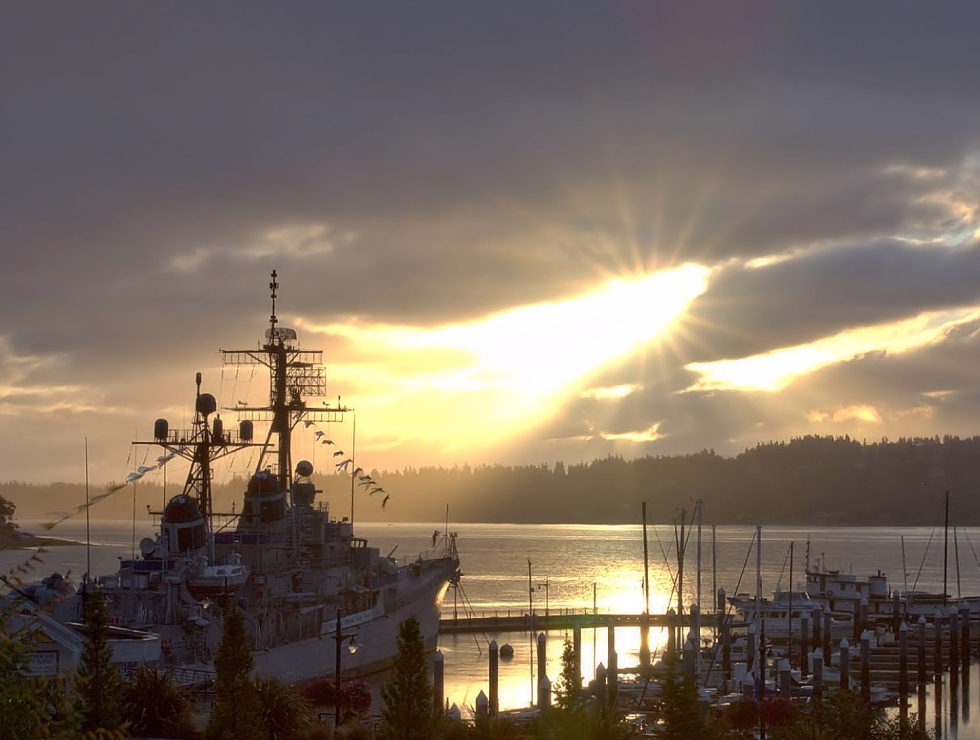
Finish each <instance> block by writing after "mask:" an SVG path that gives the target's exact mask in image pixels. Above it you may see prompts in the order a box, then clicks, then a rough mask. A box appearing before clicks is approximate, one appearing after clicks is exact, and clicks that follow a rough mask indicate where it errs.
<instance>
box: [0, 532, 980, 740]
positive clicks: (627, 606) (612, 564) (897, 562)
mask: <svg viewBox="0 0 980 740" xmlns="http://www.w3.org/2000/svg"><path fill="white" fill-rule="evenodd" d="M36 524H37V523H36V522H24V523H22V528H23V529H25V530H26V531H39V529H38V528H37V526H36ZM444 528H445V525H444V524H437V523H420V524H383V523H358V525H357V527H356V530H357V534H358V536H362V537H366V538H367V539H368V541H369V543H370V544H371V545H373V546H377V547H380V548H381V552H382V553H383V554H387V553H388V552H389V551H390V550H391V549H392V548H393V547H395V546H396V545H397V548H398V549H397V550H396V551H395V557H396V558H407V559H410V560H412V559H415V558H416V557H417V556H418V554H419V552H421V551H423V550H426V549H428V548H429V547H430V546H431V537H432V532H433V530H434V529H439V530H442V529H444ZM84 529H85V524H84V521H79V522H76V521H73V520H69V521H67V522H65V523H64V524H62V525H61V526H59V527H58V528H57V529H56V530H55V532H54V533H53V534H57V535H58V536H61V537H68V538H77V539H79V540H84ZM451 529H452V530H453V531H455V532H457V533H458V539H457V544H458V547H459V553H460V561H461V564H462V571H463V579H462V586H461V588H460V589H459V590H453V589H450V591H449V592H448V593H447V595H446V600H445V602H444V603H443V615H444V616H447V617H449V616H452V614H453V612H454V610H455V611H456V612H457V613H458V614H459V615H460V616H462V615H464V614H471V613H473V612H476V613H485V614H508V613H510V614H515V615H516V614H524V613H526V612H527V610H528V607H529V603H528V602H529V596H530V599H531V606H532V608H533V610H534V612H535V613H536V614H543V613H544V612H545V610H546V609H547V610H549V611H552V612H555V611H559V610H574V611H577V612H581V611H592V609H593V608H595V609H596V610H597V611H598V612H599V613H626V612H631V613H638V612H641V611H642V610H643V606H644V604H643V543H642V529H641V527H640V526H639V525H624V526H590V525H510V524H459V525H451ZM153 533H154V526H153V523H152V522H149V521H138V522H137V526H136V534H135V541H136V543H137V546H136V551H137V552H138V551H139V550H138V542H139V540H140V539H141V538H142V537H145V536H150V535H152V534H153ZM715 534H716V543H717V553H716V554H713V552H712V533H711V528H710V527H704V529H703V534H702V547H701V552H702V557H701V562H702V568H701V593H702V603H704V604H705V610H709V609H710V604H711V603H712V594H713V593H714V592H715V590H716V588H717V587H724V588H725V589H726V590H727V592H728V594H729V595H731V594H734V593H736V591H738V592H747V593H754V592H755V580H756V573H755V569H756V550H755V548H754V545H753V540H754V537H755V528H754V527H751V526H728V525H726V526H719V527H717V529H716V533H715ZM956 534H957V536H956V538H955V542H954V538H953V535H952V533H951V535H950V543H949V555H948V586H947V590H948V592H949V593H951V594H953V595H957V594H958V593H962V594H964V595H968V594H978V593H980V559H978V558H977V553H976V547H977V545H980V530H977V529H973V528H970V529H964V528H959V529H958V530H957V533H956ZM808 538H809V542H810V557H811V560H812V559H815V558H817V557H824V559H825V563H826V565H827V567H831V568H840V569H842V570H844V571H845V572H853V573H855V574H857V575H859V576H865V575H868V574H871V573H874V572H877V571H878V570H879V569H880V570H882V571H884V572H885V573H886V574H887V575H888V577H889V585H890V586H891V587H892V588H896V587H897V588H906V587H908V588H912V587H913V586H914V587H916V588H918V589H920V590H932V591H941V590H942V587H943V532H942V529H941V528H939V529H935V528H932V527H904V528H895V527H845V528H840V527H833V528H831V527H817V528H800V527H766V528H764V529H763V534H762V540H763V547H762V555H763V558H762V578H763V591H764V593H766V594H768V593H770V592H771V591H772V590H773V589H775V588H776V587H777V585H778V586H781V587H782V588H784V589H785V588H789V587H790V557H789V555H790V543H793V544H794V547H793V582H794V583H796V584H799V583H800V582H801V581H802V573H803V567H804V559H805V557H806V549H807V540H808ZM903 538H904V545H905V547H904V549H905V566H906V567H905V573H906V575H905V576H903V551H902V540H903ZM92 539H93V547H92V549H91V560H92V572H93V573H98V574H101V573H109V572H112V571H114V570H115V569H116V567H117V566H118V560H119V559H120V558H128V557H130V555H131V553H132V551H133V544H132V542H133V525H132V522H131V521H129V522H127V521H122V520H117V521H104V520H99V521H96V522H93V523H92ZM674 541H675V540H674V529H673V527H667V526H659V527H649V528H648V550H649V563H650V591H651V595H650V610H651V612H654V613H660V612H664V611H666V609H667V607H668V598H669V597H670V594H671V590H672V584H673V578H674V577H675V576H676V573H677V558H676V546H675V544H674ZM974 543H976V544H974ZM750 546H751V549H750ZM696 551H697V544H696V534H693V535H692V536H691V539H690V540H689V542H688V545H687V557H686V559H685V575H684V603H685V604H687V605H689V604H690V603H692V602H693V601H694V600H695V599H696V594H697V580H698V579H697V567H696V564H697V559H696ZM23 557H24V556H23V554H22V553H16V552H0V568H3V570H4V571H6V570H7V569H8V568H9V567H10V566H11V565H12V564H15V563H19V562H21V561H22V560H23ZM528 560H530V562H531V565H530V587H531V588H532V589H533V591H530V593H529V579H528ZM957 561H958V562H959V568H957ZM85 562H86V548H85V547H84V546H83V545H76V546H66V547H56V548H50V551H49V552H48V553H47V555H45V563H44V564H43V566H41V567H39V568H38V571H37V577H40V576H43V575H47V574H48V573H51V572H54V571H55V570H58V571H60V572H62V573H65V572H69V571H70V572H71V573H72V574H74V575H75V576H76V577H77V576H78V575H79V574H80V573H81V572H82V571H84V570H85ZM715 564H716V566H717V567H716V568H714V567H713V565H715ZM957 574H959V578H957ZM26 578H28V577H26ZM958 580H959V583H958ZM673 603H674V605H675V606H676V597H675V600H674V602H673ZM650 637H651V643H652V645H651V647H653V648H654V649H656V648H657V647H659V646H660V644H661V643H662V641H663V639H664V638H663V635H662V634H660V633H659V632H658V631H656V630H651V636H650ZM566 638H570V635H568V634H565V633H563V632H560V631H556V632H551V633H549V634H548V635H547V650H548V661H547V672H548V675H549V677H551V678H552V680H554V679H555V678H556V677H557V675H558V673H559V671H560V658H561V650H562V645H563V642H564V640H565V639H566ZM491 639H496V640H497V641H498V643H500V644H504V643H510V644H511V645H512V646H513V647H514V657H513V659H512V660H510V661H507V662H503V661H502V662H501V664H500V705H501V708H518V707H526V706H528V705H529V704H530V703H531V701H532V696H533V694H532V688H531V687H532V680H531V671H532V662H535V665H536V661H533V656H534V652H533V650H532V647H533V645H532V642H531V636H530V635H528V633H526V632H525V633H512V634H503V635H500V634H492V635H444V636H442V637H441V638H440V640H439V647H440V649H441V650H442V652H443V653H444V655H445V666H446V695H447V698H448V699H449V700H450V701H451V702H455V703H457V704H458V705H460V706H472V705H473V704H474V703H475V701H476V695H477V694H478V693H479V691H480V690H483V691H487V679H486V676H487V645H488V644H489V641H490V640H491ZM639 642H640V638H639V630H638V629H637V628H620V629H617V630H616V647H617V651H618V652H619V664H620V666H621V667H622V666H630V665H637V664H638V663H639ZM606 645H607V635H606V631H605V630H604V629H601V630H598V631H597V633H596V634H593V630H583V634H582V656H583V660H582V663H583V673H584V679H585V681H586V682H588V681H589V680H591V679H592V678H593V677H594V666H595V665H596V664H597V663H599V662H602V663H604V664H605V663H607V662H608V656H607V655H606ZM976 673H977V669H976V666H974V676H973V677H972V680H971V681H970V684H969V685H970V686H971V687H972V690H973V691H974V692H975V693H976V692H978V691H980V676H978V675H976ZM946 680H947V682H948V678H947V679H946ZM950 693H951V692H950V689H949V686H948V683H947V686H946V688H945V690H944V691H943V702H942V704H941V711H940V712H939V713H936V711H935V702H934V700H933V697H932V695H931V694H930V696H929V697H928V699H929V700H928V701H927V703H926V709H927V712H926V714H927V721H928V722H929V726H930V727H934V725H935V721H936V717H937V716H938V717H939V718H940V727H939V729H941V730H942V735H943V737H947V738H949V737H958V738H962V739H964V740H968V739H969V738H977V740H980V720H978V719H976V718H973V717H972V716H971V715H970V713H969V708H970V705H969V704H968V703H965V702H964V701H963V697H962V689H961V695H960V697H959V700H958V701H957V702H956V706H955V707H952V706H951V702H949V697H950ZM978 701H980V699H975V700H974V705H975V706H977V702H978ZM916 707H917V703H916V699H915V698H914V697H913V705H912V708H913V710H915V709H916ZM954 708H955V709H956V710H957V711H956V712H952V709H954ZM974 713H975V714H980V712H974Z"/></svg>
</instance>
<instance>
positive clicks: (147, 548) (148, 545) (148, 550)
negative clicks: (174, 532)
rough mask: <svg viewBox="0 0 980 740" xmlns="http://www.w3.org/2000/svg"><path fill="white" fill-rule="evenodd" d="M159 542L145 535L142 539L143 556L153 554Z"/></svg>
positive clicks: (141, 550) (141, 549)
mask: <svg viewBox="0 0 980 740" xmlns="http://www.w3.org/2000/svg"><path fill="white" fill-rule="evenodd" d="M156 546H157V543H156V542H154V541H153V540H151V539H150V538H149V537H144V538H143V539H141V540H140V552H141V553H143V557H147V556H149V555H152V554H153V551H154V550H155V549H156Z"/></svg>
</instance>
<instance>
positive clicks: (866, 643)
mask: <svg viewBox="0 0 980 740" xmlns="http://www.w3.org/2000/svg"><path fill="white" fill-rule="evenodd" d="M861 700H862V701H863V702H864V703H865V704H870V703H871V637H870V636H869V634H868V633H867V632H863V633H862V634H861Z"/></svg>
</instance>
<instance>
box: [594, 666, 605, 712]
mask: <svg viewBox="0 0 980 740" xmlns="http://www.w3.org/2000/svg"><path fill="white" fill-rule="evenodd" d="M595 698H596V701H597V702H598V704H599V706H600V707H604V706H605V705H606V667H605V666H604V665H603V664H602V663H599V665H597V666H596V667H595Z"/></svg>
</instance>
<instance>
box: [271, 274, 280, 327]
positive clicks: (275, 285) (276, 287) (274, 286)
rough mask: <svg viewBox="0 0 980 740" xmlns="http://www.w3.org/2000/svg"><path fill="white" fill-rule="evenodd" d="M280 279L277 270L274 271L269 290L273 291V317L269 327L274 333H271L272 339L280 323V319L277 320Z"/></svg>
mask: <svg viewBox="0 0 980 740" xmlns="http://www.w3.org/2000/svg"><path fill="white" fill-rule="evenodd" d="M277 277H279V273H278V272H276V271H275V270H273V271H272V282H271V283H269V290H270V291H272V315H271V316H270V317H269V325H270V328H271V329H272V331H271V332H270V333H269V337H270V338H272V337H274V336H275V334H276V324H277V323H279V319H277V318H276V291H278V290H279V283H278V282H277V281H276V278H277Z"/></svg>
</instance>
